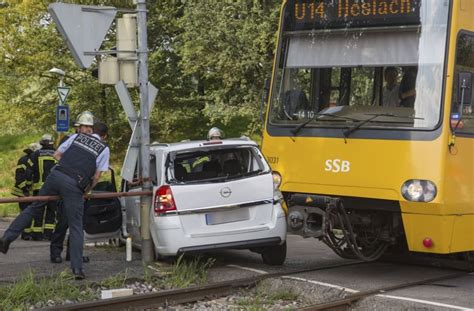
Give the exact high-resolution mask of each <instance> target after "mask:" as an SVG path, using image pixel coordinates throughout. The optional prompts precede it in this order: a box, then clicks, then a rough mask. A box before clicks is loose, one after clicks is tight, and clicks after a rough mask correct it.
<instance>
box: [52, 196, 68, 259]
mask: <svg viewBox="0 0 474 311" xmlns="http://www.w3.org/2000/svg"><path fill="white" fill-rule="evenodd" d="M57 216H58V217H57V223H56V228H55V229H54V232H53V234H52V235H51V245H50V256H51V258H54V257H61V253H62V251H63V248H64V239H65V238H66V232H67V228H68V227H69V226H68V223H67V217H66V215H65V214H64V204H63V202H60V203H59V205H58V213H57ZM68 255H69V239H68V243H67V255H66V256H67V257H70V256H68Z"/></svg>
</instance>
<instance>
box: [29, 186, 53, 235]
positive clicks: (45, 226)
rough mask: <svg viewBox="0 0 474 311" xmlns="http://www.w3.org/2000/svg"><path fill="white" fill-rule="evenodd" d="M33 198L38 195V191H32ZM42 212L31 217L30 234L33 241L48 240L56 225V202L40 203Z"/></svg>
mask: <svg viewBox="0 0 474 311" xmlns="http://www.w3.org/2000/svg"><path fill="white" fill-rule="evenodd" d="M33 195H34V196H37V195H39V191H34V193H33ZM42 204H43V207H42V212H41V213H40V212H39V209H40V207H38V212H37V213H35V215H34V216H33V222H32V224H31V227H30V232H31V233H32V236H33V238H34V239H35V240H42V239H43V238H45V239H50V238H51V234H52V233H53V231H54V227H55V225H56V211H57V202H56V201H48V202H42Z"/></svg>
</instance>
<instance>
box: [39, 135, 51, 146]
mask: <svg viewBox="0 0 474 311" xmlns="http://www.w3.org/2000/svg"><path fill="white" fill-rule="evenodd" d="M53 143H54V141H53V136H51V135H50V134H44V135H43V136H42V137H41V140H40V144H41V145H52V144H53Z"/></svg>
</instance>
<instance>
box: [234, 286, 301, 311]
mask: <svg viewBox="0 0 474 311" xmlns="http://www.w3.org/2000/svg"><path fill="white" fill-rule="evenodd" d="M243 296H244V298H240V299H237V300H236V304H237V305H238V306H239V310H246V311H257V310H262V311H263V310H268V309H269V308H270V307H271V306H273V305H275V304H276V302H277V301H287V302H292V301H295V300H298V297H299V294H298V293H296V292H295V291H294V290H292V289H291V288H279V289H274V288H271V286H268V284H266V283H263V284H259V285H258V286H257V287H256V288H255V289H254V290H252V291H250V292H249V293H246V294H245V295H243Z"/></svg>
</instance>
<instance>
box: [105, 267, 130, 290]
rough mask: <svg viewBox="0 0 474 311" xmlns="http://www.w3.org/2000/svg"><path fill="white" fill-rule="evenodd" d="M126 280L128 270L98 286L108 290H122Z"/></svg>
mask: <svg viewBox="0 0 474 311" xmlns="http://www.w3.org/2000/svg"><path fill="white" fill-rule="evenodd" d="M127 278H128V270H125V271H124V272H119V273H117V274H116V275H113V276H111V277H109V278H107V279H105V280H102V281H101V282H100V286H101V287H104V288H108V289H114V288H122V287H124V286H125V283H126V281H127Z"/></svg>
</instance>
